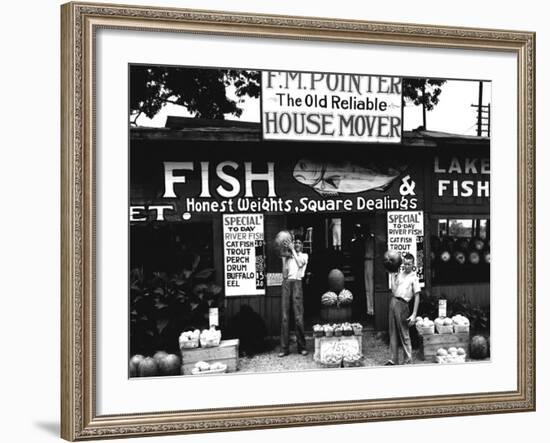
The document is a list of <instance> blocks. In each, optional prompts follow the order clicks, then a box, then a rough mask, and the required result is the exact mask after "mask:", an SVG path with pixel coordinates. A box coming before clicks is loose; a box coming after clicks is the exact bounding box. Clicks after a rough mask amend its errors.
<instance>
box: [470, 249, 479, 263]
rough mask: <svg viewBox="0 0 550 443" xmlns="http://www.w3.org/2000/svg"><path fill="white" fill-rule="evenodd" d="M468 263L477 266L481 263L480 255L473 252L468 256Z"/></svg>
mask: <svg viewBox="0 0 550 443" xmlns="http://www.w3.org/2000/svg"><path fill="white" fill-rule="evenodd" d="M468 261H469V262H470V263H471V264H472V265H477V264H478V263H479V253H478V252H476V251H472V252H470V253H469V254H468Z"/></svg>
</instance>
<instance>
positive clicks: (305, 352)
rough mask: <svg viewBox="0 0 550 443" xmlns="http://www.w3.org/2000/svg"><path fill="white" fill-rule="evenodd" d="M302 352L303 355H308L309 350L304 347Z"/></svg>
mask: <svg viewBox="0 0 550 443" xmlns="http://www.w3.org/2000/svg"><path fill="white" fill-rule="evenodd" d="M300 354H302V355H307V354H308V352H307V351H306V350H305V349H302V350H301V351H300Z"/></svg>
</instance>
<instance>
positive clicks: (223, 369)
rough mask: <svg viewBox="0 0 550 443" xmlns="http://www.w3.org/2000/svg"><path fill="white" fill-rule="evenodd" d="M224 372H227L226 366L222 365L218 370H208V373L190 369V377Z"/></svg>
mask: <svg viewBox="0 0 550 443" xmlns="http://www.w3.org/2000/svg"><path fill="white" fill-rule="evenodd" d="M225 371H227V365H225V364H224V365H223V367H222V368H218V369H210V370H208V371H200V370H199V369H198V368H193V369H191V374H192V375H210V374H223V373H224V372H225Z"/></svg>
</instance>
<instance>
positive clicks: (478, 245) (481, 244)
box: [473, 238, 485, 251]
mask: <svg viewBox="0 0 550 443" xmlns="http://www.w3.org/2000/svg"><path fill="white" fill-rule="evenodd" d="M473 246H474V249H475V250H477V251H481V250H483V248H484V247H485V242H484V241H483V240H481V239H480V238H476V239H475V240H474V241H473Z"/></svg>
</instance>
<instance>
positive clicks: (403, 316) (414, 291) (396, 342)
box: [386, 251, 420, 365]
mask: <svg viewBox="0 0 550 443" xmlns="http://www.w3.org/2000/svg"><path fill="white" fill-rule="evenodd" d="M390 252H394V251H390ZM394 253H395V252H394ZM396 254H397V253H396ZM413 267H414V256H413V255H412V254H409V253H406V254H404V255H403V270H401V271H399V270H398V269H396V271H397V272H394V273H391V274H390V289H391V291H392V295H393V296H392V298H391V300H390V308H389V311H390V312H389V330H388V333H389V336H390V351H391V356H392V358H391V359H390V360H388V362H387V363H386V365H396V364H399V347H402V348H403V353H404V356H405V360H404V362H403V364H410V363H412V346H411V338H410V336H409V326H412V325H414V322H415V319H416V313H417V311H418V304H419V301H420V282H419V280H418V275H417V274H416V271H414V270H413ZM413 297H414V307H413V312H412V314H411V313H410V311H409V302H410V301H411V300H412V299H413Z"/></svg>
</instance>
